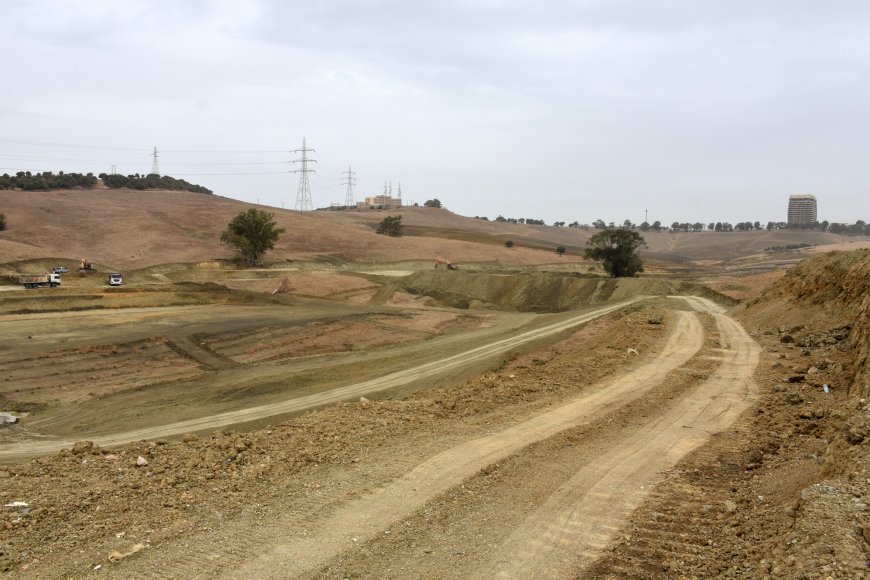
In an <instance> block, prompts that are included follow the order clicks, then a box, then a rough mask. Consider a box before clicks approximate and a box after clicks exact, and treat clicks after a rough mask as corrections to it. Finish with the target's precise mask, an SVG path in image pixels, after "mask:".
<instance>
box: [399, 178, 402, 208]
mask: <svg viewBox="0 0 870 580" xmlns="http://www.w3.org/2000/svg"><path fill="white" fill-rule="evenodd" d="M399 207H402V182H401V181H400V182H399Z"/></svg>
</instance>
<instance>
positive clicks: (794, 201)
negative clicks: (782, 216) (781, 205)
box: [788, 194, 816, 225]
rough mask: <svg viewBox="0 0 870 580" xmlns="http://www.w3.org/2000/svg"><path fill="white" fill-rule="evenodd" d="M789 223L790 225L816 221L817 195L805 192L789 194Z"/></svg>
mask: <svg viewBox="0 0 870 580" xmlns="http://www.w3.org/2000/svg"><path fill="white" fill-rule="evenodd" d="M788 223H789V225H802V224H814V223H816V196H815V195H805V194H798V195H791V196H789V198H788Z"/></svg>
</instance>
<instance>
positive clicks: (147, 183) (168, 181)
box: [100, 173, 212, 193]
mask: <svg viewBox="0 0 870 580" xmlns="http://www.w3.org/2000/svg"><path fill="white" fill-rule="evenodd" d="M100 179H102V180H103V183H105V184H106V187H108V188H111V189H120V188H122V187H126V188H127V189H168V190H172V191H192V192H194V193H212V191H211V190H210V189H208V188H207V187H203V186H202V185H196V184H194V183H188V182H187V181H185V180H183V179H176V178H174V177H169V176H168V175H157V174H156V173H149V174H148V175H139V174H138V173H135V174H133V175H118V174H117V173H112V174H108V173H100Z"/></svg>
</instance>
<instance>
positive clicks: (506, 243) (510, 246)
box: [504, 240, 514, 248]
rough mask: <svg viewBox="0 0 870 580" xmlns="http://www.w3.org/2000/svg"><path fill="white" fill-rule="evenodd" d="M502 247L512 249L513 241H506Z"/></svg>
mask: <svg viewBox="0 0 870 580" xmlns="http://www.w3.org/2000/svg"><path fill="white" fill-rule="evenodd" d="M504 245H505V246H506V247H508V248H513V247H514V241H513V240H508V241H506V242H505V243H504Z"/></svg>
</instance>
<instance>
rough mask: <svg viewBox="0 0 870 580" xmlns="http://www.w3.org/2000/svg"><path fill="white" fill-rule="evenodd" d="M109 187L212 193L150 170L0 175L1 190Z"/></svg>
mask: <svg viewBox="0 0 870 580" xmlns="http://www.w3.org/2000/svg"><path fill="white" fill-rule="evenodd" d="M100 179H101V180H103V183H104V184H105V185H106V187H108V188H109V189H121V188H128V189H138V190H143V189H168V190H172V191H191V192H194V193H212V190H210V189H208V188H206V187H203V186H202V185H196V184H193V183H188V182H187V181H185V180H183V179H176V178H174V177H170V176H168V175H157V174H155V173H149V174H147V175H140V174H138V173H135V174H133V175H118V174H108V173H100V175H99V176H97V177H94V174H93V173H84V174H83V173H65V172H63V171H58V172H57V173H53V172H51V171H42V172H36V173H32V172H30V171H19V172H17V173H16V174H15V175H9V174H8V173H4V174H3V175H0V189H21V190H24V191H48V190H51V189H76V188H78V189H93V188H94V187H95V186H96V185H97V182H98V181H99V180H100Z"/></svg>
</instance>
